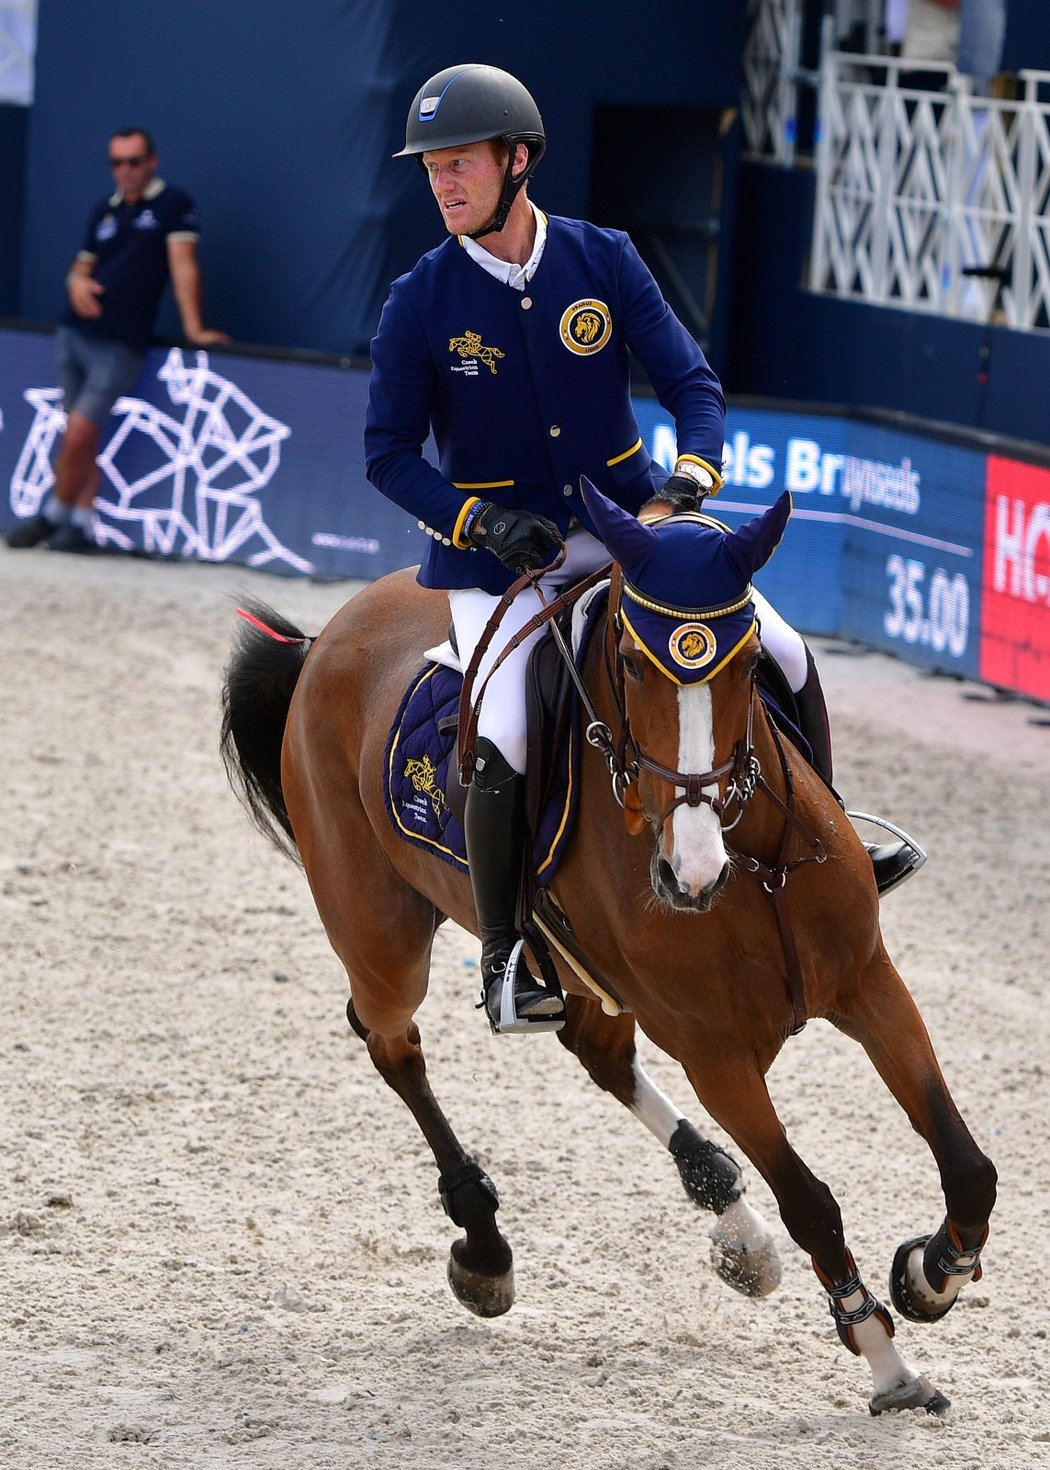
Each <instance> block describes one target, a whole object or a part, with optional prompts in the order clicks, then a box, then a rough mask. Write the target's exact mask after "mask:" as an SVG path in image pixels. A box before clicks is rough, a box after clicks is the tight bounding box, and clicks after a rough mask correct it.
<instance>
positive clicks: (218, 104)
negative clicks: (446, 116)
mask: <svg viewBox="0 0 1050 1470" xmlns="http://www.w3.org/2000/svg"><path fill="white" fill-rule="evenodd" d="M745 8H746V6H745V0H705V3H702V4H697V3H696V0H670V3H664V4H661V5H659V6H654V7H652V8H651V10H650V11H649V12H647V13H646V15H645V17H644V23H643V22H642V21H641V20H640V18H639V15H638V13H637V12H636V11H634V10H633V9H631V8H630V7H622V8H621V7H614V6H609V5H608V4H607V3H605V0H580V3H577V4H574V5H566V4H564V0H534V3H533V4H532V5H531V6H530V7H529V8H528V10H527V12H522V11H520V10H519V11H510V10H508V9H507V8H506V7H504V6H499V5H495V4H493V3H492V0H457V3H456V5H455V6H452V7H449V6H436V5H434V4H432V3H429V0H428V3H423V0H381V3H376V0H296V3H295V4H294V5H293V4H289V3H288V0H222V3H221V4H215V3H208V0H182V3H180V4H177V5H151V6H149V7H148V8H144V7H143V5H142V3H141V0H107V3H106V6H105V7H104V12H103V13H102V15H100V13H99V10H98V8H97V7H93V6H85V5H84V4H83V3H82V0H42V3H41V7H40V22H39V37H38V50H37V93H36V103H35V106H34V109H33V120H32V129H31V138H30V148H29V163H28V184H27V190H26V207H25V231H24V249H23V271H22V287H21V293H20V298H19V299H20V310H21V313H22V315H24V316H26V317H28V318H31V319H38V320H43V321H48V320H54V319H55V317H56V316H57V315H58V314H59V312H60V311H61V310H62V309H63V306H64V296H63V291H62V281H63V278H64V276H65V273H66V270H67V269H68V266H69V262H70V260H71V258H72V256H73V254H74V253H75V251H76V249H77V246H78V243H79V236H80V232H81V230H82V228H83V220H84V217H85V215H86V212H87V210H88V208H89V206H90V204H91V203H92V201H93V200H94V199H97V198H99V197H101V195H102V194H103V193H105V192H107V189H108V187H109V178H108V175H107V171H106V167H105V144H106V139H107V136H108V134H109V132H110V131H111V130H112V129H114V128H117V127H123V126H127V125H129V124H136V123H141V124H142V125H144V126H146V127H149V128H151V129H152V130H153V131H154V133H155V134H156V136H157V139H158V144H159V151H160V154H161V172H162V175H163V176H164V177H166V178H169V179H170V180H172V181H173V182H177V183H180V184H182V185H184V186H185V187H187V188H189V189H190V190H191V192H192V193H194V194H195V195H196V197H197V200H198V203H199V205H200V207H201V215H202V230H203V233H202V239H201V247H200V255H201V260H202V264H203V267H204V280H205V301H206V308H207V310H206V315H207V318H208V320H209V322H210V323H211V324H214V325H216V326H220V327H224V328H225V329H226V330H228V331H230V332H231V333H233V335H234V336H235V337H236V338H237V339H238V340H241V341H246V342H259V343H268V344H272V345H276V346H285V347H312V348H317V349H321V350H327V351H332V352H361V351H363V350H365V349H366V348H367V344H368V340H369V337H370V336H371V334H372V331H373V329H374V326H375V323H376V320H377V319H378V313H379V310H380V308H381V306H382V302H383V300H384V299H385V296H386V290H387V286H388V284H389V282H390V280H391V279H392V278H393V277H394V276H395V275H396V274H398V273H399V272H400V271H402V270H405V269H407V268H408V267H409V266H410V265H411V264H412V263H413V262H414V261H415V260H416V259H417V257H418V256H419V255H420V253H421V252H422V251H423V250H425V249H428V248H430V247H431V246H432V245H434V244H436V243H438V241H439V240H440V238H441V234H442V230H441V225H440V221H439V219H438V217H437V214H436V211H435V209H434V206H433V204H432V202H431V201H430V199H429V196H428V194H427V192H426V189H425V185H424V182H423V179H422V177H421V175H420V173H419V170H418V168H416V166H415V165H414V164H412V163H409V162H407V161H405V160H399V161H397V162H396V163H395V162H393V161H392V160H391V158H390V155H391V154H392V153H393V152H394V151H395V150H396V149H397V148H398V147H400V145H401V142H402V140H403V128H404V119H405V115H406V113H407V110H408V105H409V103H410V101H411V99H412V96H413V94H414V93H415V91H416V90H417V88H418V87H419V86H420V85H421V83H422V82H423V81H424V80H425V79H426V78H427V77H428V76H429V75H431V74H432V73H433V72H435V71H437V70H439V69H441V68H442V67H445V66H448V65H450V64H451V63H453V62H455V61H485V62H490V63H492V64H495V65H497V66H503V67H505V68H507V69H508V70H511V71H514V72H515V73H516V74H517V75H519V76H520V77H521V78H522V80H523V81H524V82H525V83H526V85H527V86H529V87H530V89H531V90H533V91H534V93H535V94H536V97H537V100H538V102H539V104H540V108H541V111H542V112H543V114H544V120H545V123H546V126H547V130H548V135H549V149H550V151H549V153H548V155H547V157H546V158H545V159H544V162H543V165H542V168H541V170H540V172H539V173H538V175H537V178H536V182H535V185H534V187H533V190H532V194H533V197H534V198H536V199H537V201H538V202H539V203H541V204H542V205H543V206H544V207H545V208H547V209H549V210H552V211H554V212H562V213H577V214H582V213H585V212H586V207H587V195H588V187H589V177H590V148H591V126H592V117H593V113H594V109H595V108H596V107H597V106H598V105H600V104H603V103H619V104H624V105H629V106H631V105H634V106H641V105H643V104H644V105H647V106H651V105H654V104H666V105H679V106H682V105H688V106H691V107H699V106H712V107H715V106H724V105H732V104H733V103H735V101H736V99H737V95H738V85H739V71H740V52H741V46H742V41H743V27H744V12H745ZM659 166H660V161H659V159H657V160H655V161H654V167H657V168H658V167H659ZM176 327H177V318H176V317H175V315H174V311H173V308H171V307H170V304H169V306H168V308H167V311H166V315H165V317H164V318H163V320H162V322H161V329H162V330H167V331H169V332H172V333H174V332H175V331H176Z"/></svg>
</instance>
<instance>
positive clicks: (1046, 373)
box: [727, 163, 1050, 444]
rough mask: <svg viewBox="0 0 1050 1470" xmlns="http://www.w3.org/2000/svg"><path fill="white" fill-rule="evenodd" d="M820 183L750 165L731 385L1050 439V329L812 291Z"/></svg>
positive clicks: (740, 236) (743, 182)
mask: <svg viewBox="0 0 1050 1470" xmlns="http://www.w3.org/2000/svg"><path fill="white" fill-rule="evenodd" d="M814 189H815V180H814V176H813V175H812V174H810V173H803V172H799V171H789V170H786V169H777V168H772V167H768V166H766V165H762V164H757V163H748V164H745V165H743V166H742V168H741V170H740V180H739V199H740V203H739V214H738V218H737V228H736V239H737V244H738V258H737V262H736V277H737V280H738V282H739V283H740V289H739V291H738V292H737V295H736V298H735V300H734V312H733V318H732V326H731V330H730V342H731V349H730V353H731V355H730V363H729V371H728V374H727V387H728V389H729V391H730V392H731V393H736V394H754V395H756V396H760V397H771V398H790V399H796V400H799V401H801V402H807V403H824V404H842V405H844V406H846V407H855V406H864V407H870V408H888V409H896V410H899V411H901V412H904V413H910V414H916V415H918V416H919V417H921V418H925V419H932V420H934V421H937V422H943V423H952V424H963V425H967V426H969V427H971V428H978V429H986V430H988V431H989V432H994V433H996V434H1003V435H1007V436H1009V437H1011V438H1015V439H1023V440H1028V441H1031V442H1032V443H1037V444H1048V443H1050V415H1048V414H1047V411H1046V384H1047V383H1048V382H1050V333H1035V332H1016V331H1009V330H1007V329H1005V328H995V329H992V328H986V327H984V326H982V325H980V324H978V323H974V322H960V321H952V320H949V319H948V318H947V317H938V316H930V315H927V314H925V313H920V312H910V311H904V310H898V309H896V308H894V307H882V306H869V305H866V304H864V303H862V302H858V301H846V300H840V299H838V298H836V297H834V296H828V295H824V294H822V293H821V294H818V293H815V292H811V291H807V290H805V289H804V288H803V286H802V284H801V283H802V281H803V280H804V276H805V269H806V253H807V250H808V247H809V241H810V238H811V235H812V220H813V202H814ZM771 242H776V245H775V248H771Z"/></svg>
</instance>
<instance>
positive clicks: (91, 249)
mask: <svg viewBox="0 0 1050 1470" xmlns="http://www.w3.org/2000/svg"><path fill="white" fill-rule="evenodd" d="M157 164H158V159H157V150H156V147H155V145H154V142H153V139H152V138H151V137H150V135H149V133H147V132H146V131H145V130H144V129H143V128H124V129H122V130H121V131H120V132H117V133H114V135H113V136H112V138H110V140H109V167H110V170H111V171H112V174H113V179H114V183H115V185H116V188H115V191H114V192H113V193H112V194H110V195H108V196H107V197H106V198H105V199H101V200H100V201H99V202H98V203H97V204H96V205H95V206H94V208H93V209H92V211H91V213H90V215H89V216H88V223H87V229H86V231H85V234H84V239H83V244H82V245H81V248H80V251H79V253H78V254H77V257H76V259H75V260H74V262H73V265H72V268H71V270H70V272H69V275H68V276H67V277H66V290H67V293H68V296H69V305H68V307H67V309H66V312H65V314H64V316H63V318H62V321H61V323H60V324H59V327H58V330H57V332H56V334H55V347H56V352H57V356H58V374H59V382H60V384H61V387H62V393H63V399H64V405H65V410H66V432H65V435H64V437H63V440H62V444H61V448H60V449H59V453H58V456H57V458H56V460H55V484H54V488H53V490H52V492H51V494H50V496H49V497H48V499H47V500H46V501H45V503H44V506H43V508H42V510H41V512H40V514H39V515H36V516H33V517H32V518H31V519H30V520H27V521H23V522H22V524H21V525H18V526H15V527H14V528H13V529H12V530H11V531H10V532H9V533H8V536H7V544H8V545H9V546H12V547H16V548H17V547H28V546H38V545H40V544H41V543H43V544H46V545H47V546H48V547H49V548H50V549H51V550H52V551H92V550H94V549H95V548H96V542H95V539H94V536H93V534H92V528H93V524H94V500H95V490H96V488H97V485H98V478H99V471H98V467H97V465H96V463H95V460H96V457H97V455H98V451H99V441H100V439H101V434H102V427H103V425H104V424H105V422H106V419H107V418H108V416H109V413H110V410H111V409H112V407H113V405H114V404H115V403H116V401H117V399H118V398H120V397H122V396H123V395H124V394H126V393H130V392H131V390H132V388H134V386H135V384H136V382H137V381H138V379H139V376H140V374H141V372H142V368H143V365H144V363H145V360H146V352H147V350H148V348H149V343H150V338H151V336H152V334H153V324H154V321H155V319H156V315H157V308H158V307H159V305H160V298H161V296H162V294H163V292H164V287H165V285H166V284H167V282H168V280H169V278H170V280H171V285H172V290H173V292H174V295H175V302H176V305H177V306H178V310H179V316H180V318H181V320H182V330H183V332H184V333H185V336H186V339H187V341H189V342H191V343H193V344H194V345H196V346H200V347H205V346H212V345H216V344H221V343H224V342H228V341H229V340H230V339H229V338H228V337H227V336H226V334H225V333H223V332H216V331H211V330H209V329H208V328H206V327H205V326H204V322H203V318H202V314H201V279H200V267H199V265H198V262H197V239H198V228H197V207H196V205H195V204H194V202H193V200H192V199H191V198H190V196H189V194H187V193H186V191H185V190H184V189H178V188H176V187H175V186H174V185H172V184H167V183H165V182H164V180H163V179H161V178H158V176H157Z"/></svg>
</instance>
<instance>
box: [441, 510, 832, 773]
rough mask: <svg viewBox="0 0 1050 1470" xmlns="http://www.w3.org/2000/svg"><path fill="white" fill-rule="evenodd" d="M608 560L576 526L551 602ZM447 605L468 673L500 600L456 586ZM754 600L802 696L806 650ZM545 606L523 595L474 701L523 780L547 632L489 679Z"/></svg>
mask: <svg viewBox="0 0 1050 1470" xmlns="http://www.w3.org/2000/svg"><path fill="white" fill-rule="evenodd" d="M608 560H609V553H608V552H607V551H606V549H605V547H604V546H603V545H602V544H601V542H600V541H598V540H597V539H596V538H595V537H594V536H592V535H591V534H590V532H589V531H585V530H583V529H582V528H581V527H577V528H576V529H575V530H573V531H570V532H569V536H568V539H567V541H566V554H565V561H564V562H563V563H562V565H561V566H560V567H559V568H558V570H557V571H556V572H551V573H549V574H548V575H547V576H545V577H542V578H541V579H540V587H541V588H542V590H543V596H544V597H545V598H546V600H547V601H548V602H549V601H550V600H551V598H553V597H556V596H557V595H558V593H560V592H563V591H564V590H565V588H566V587H568V586H570V585H571V584H572V583H573V582H578V581H579V580H580V579H581V578H582V577H586V576H587V575H588V574H589V573H590V572H594V571H597V569H598V568H599V567H601V566H604V565H605V563H606V562H607V561H608ZM448 601H449V608H450V610H451V613H452V622H453V624H454V626H455V629H456V643H457V646H458V648H459V657H460V661H461V663H462V664H463V667H464V668H466V667H467V666H468V664H469V663H470V660H471V658H472V657H473V654H474V650H475V648H476V647H477V645H478V642H479V640H480V638H481V635H482V633H483V632H484V631H485V626H486V624H487V623H488V620H489V618H490V617H491V616H492V614H493V612H494V610H495V608H496V605H497V603H498V602H499V598H498V597H497V596H495V595H494V594H493V593H491V592H482V591H480V589H478V588H476V587H456V588H452V589H451V590H450V591H449V594H448ZM754 601H755V611H756V613H757V614H758V619H759V622H760V624H761V627H762V643H763V645H764V647H765V648H766V649H767V650H768V652H769V653H771V654H772V656H773V657H774V658H775V659H776V661H777V663H778V664H779V665H780V667H781V669H782V670H783V671H784V675H785V677H786V678H787V680H788V683H789V684H790V685H791V688H792V690H793V691H795V692H796V693H797V691H798V690H799V689H801V688H802V686H803V684H804V683H805V682H806V645H805V644H804V643H803V641H802V639H801V638H800V637H799V635H798V634H797V633H796V632H795V630H794V628H792V627H791V625H790V624H789V623H786V622H785V621H784V619H783V618H782V617H781V616H780V614H779V613H778V612H777V611H776V609H775V608H774V607H773V606H772V605H771V604H770V603H769V602H767V601H766V599H765V598H764V597H763V596H762V594H761V593H760V592H756V593H755V594H754ZM541 606H542V604H541V603H540V599H539V598H538V597H537V595H536V593H535V591H534V590H533V589H532V588H531V587H526V588H525V589H524V590H523V591H522V592H519V593H518V595H517V597H516V598H515V599H514V601H513V602H512V603H511V605H510V607H509V608H508V609H507V611H506V613H505V614H504V617H503V619H502V621H501V622H500V625H499V627H498V628H497V630H496V634H495V636H494V638H493V639H492V642H491V643H490V644H489V646H488V649H487V650H486V652H485V656H484V658H483V659H482V660H481V667H480V668H479V670H478V676H477V679H476V680H475V682H474V691H473V697H474V700H475V702H476V700H477V696H478V693H479V691H480V690H481V689H482V687H484V691H485V694H484V699H483V701H482V705H481V717H480V719H479V720H478V735H479V736H484V737H485V739H486V740H491V741H492V743H493V745H494V746H495V747H496V749H497V750H499V751H500V752H501V754H502V755H503V757H504V759H505V760H506V761H507V762H508V763H509V764H510V765H512V766H513V767H514V769H515V770H516V771H517V772H518V774H519V775H524V774H525V769H526V765H527V750H526V727H525V666H526V663H527V662H528V657H529V654H530V652H531V651H532V649H533V648H534V647H535V645H536V643H537V642H538V641H539V639H541V638H543V637H545V636H546V634H547V629H546V627H543V628H540V629H538V630H537V631H536V632H534V633H530V634H529V636H528V638H526V639H524V640H523V642H522V643H521V644H520V645H519V646H518V647H517V648H516V649H515V650H514V652H513V653H511V654H508V655H507V657H506V659H505V660H504V661H503V663H502V664H501V665H500V666H499V668H498V669H497V670H496V672H495V673H494V674H493V675H492V678H491V679H489V681H488V683H487V684H486V683H485V680H486V678H487V676H488V674H489V671H490V670H491V668H492V665H493V664H494V663H495V661H496V659H497V658H498V657H499V655H500V653H501V652H502V651H503V649H504V648H505V647H506V646H507V644H508V643H509V642H510V640H511V638H512V637H513V636H514V634H515V633H517V632H518V631H519V629H521V628H523V627H524V626H525V624H526V623H527V622H528V621H529V619H530V618H532V617H534V616H535V614H536V613H538V612H539V611H540V609H541Z"/></svg>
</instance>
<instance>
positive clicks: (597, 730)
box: [586, 596, 761, 832]
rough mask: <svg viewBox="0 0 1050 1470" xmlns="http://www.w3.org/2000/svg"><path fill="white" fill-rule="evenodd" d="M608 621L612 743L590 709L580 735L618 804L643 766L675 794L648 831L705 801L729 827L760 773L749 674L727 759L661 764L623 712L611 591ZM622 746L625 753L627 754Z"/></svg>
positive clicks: (617, 621)
mask: <svg viewBox="0 0 1050 1470" xmlns="http://www.w3.org/2000/svg"><path fill="white" fill-rule="evenodd" d="M683 616H685V615H684V614H683ZM609 621H610V627H611V629H612V634H611V636H612V638H613V640H614V649H615V651H614V652H613V653H612V654H611V656H610V655H609V654H608V652H607V663H606V667H607V672H608V674H609V681H610V684H611V686H612V691H613V700H614V703H615V706H616V712H617V715H618V717H619V723H620V735H619V739H618V740H617V742H616V743H615V745H614V743H613V739H612V732H611V731H610V730H609V727H608V726H607V725H605V724H604V723H602V722H601V721H599V720H597V718H596V717H595V715H594V712H593V709H591V710H590V713H591V723H590V724H589V725H588V727H587V731H586V735H587V739H588V740H589V741H590V743H591V744H592V745H594V746H597V747H598V749H599V750H601V751H602V753H603V754H604V756H605V759H606V763H607V765H608V767H609V774H610V776H611V778H612V788H613V796H614V797H615V798H616V800H617V802H618V803H619V805H620V806H621V807H622V806H623V805H624V796H625V793H626V790H627V788H628V786H631V785H633V784H634V783H635V782H636V781H637V779H638V777H639V776H640V775H641V773H642V771H648V772H649V773H650V774H651V775H653V776H656V777H657V779H658V780H660V781H666V782H667V784H668V785H669V786H671V787H673V788H674V789H675V791H678V792H680V793H681V795H678V796H674V797H673V798H672V799H671V801H670V802H668V804H667V806H666V807H664V809H663V811H662V812H661V813H660V815H659V816H658V817H656V818H655V819H651V821H652V826H653V829H654V831H656V832H660V831H661V830H662V829H663V827H664V825H665V823H666V822H667V819H668V818H669V817H670V816H671V814H672V812H674V811H676V810H677V809H678V808H679V807H680V806H689V807H693V808H695V807H699V806H709V807H710V808H711V810H712V811H713V812H714V814H715V816H716V817H717V818H718V820H719V823H720V825H721V828H722V831H723V832H731V831H732V830H733V828H734V827H735V826H736V825H737V823H738V822H739V821H740V819H741V817H742V816H743V815H744V808H745V807H746V806H747V803H748V802H749V801H750V800H751V798H752V796H754V794H755V791H756V790H757V788H758V783H759V779H760V776H761V769H760V767H759V763H758V760H757V758H756V756H755V751H754V745H753V741H752V733H753V729H754V713H755V699H756V698H757V689H756V687H755V675H754V673H752V675H751V683H750V688H749V690H748V700H747V723H746V725H745V727H744V735H743V739H741V740H738V741H737V743H736V745H735V746H734V748H733V754H732V756H731V757H730V759H729V760H727V761H723V762H722V764H721V765H719V766H715V767H714V768H713V769H712V770H710V771H703V772H695V771H675V770H672V769H671V768H670V767H669V766H662V765H661V764H660V763H659V761H654V760H653V759H652V757H651V756H649V755H646V753H645V751H643V750H642V748H641V746H640V745H639V744H638V742H637V740H636V739H635V737H634V735H633V733H632V731H631V725H630V718H629V716H628V714H627V692H626V684H625V677H624V664H623V659H622V658H621V656H620V653H619V638H620V635H621V633H622V631H623V620H622V618H621V616H620V602H619V596H617V600H616V606H615V607H614V608H611V609H610V613H609ZM606 647H607V650H608V648H609V645H608V644H607V645H606ZM588 703H589V701H588ZM628 751H629V752H630V756H629V757H628ZM726 777H728V778H729V782H728V785H727V787H726V792H725V796H724V797H723V796H722V795H720V788H721V783H722V781H723V780H724V779H725V778H726ZM709 788H713V790H712V789H709ZM734 803H735V804H736V807H737V812H736V815H735V816H734V817H733V819H732V820H731V821H727V820H726V812H727V810H728V809H729V808H730V807H731V806H732V805H733V804H734Z"/></svg>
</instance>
